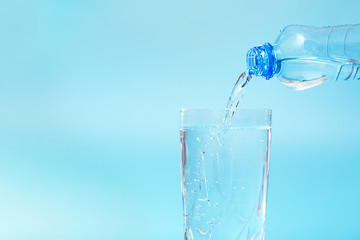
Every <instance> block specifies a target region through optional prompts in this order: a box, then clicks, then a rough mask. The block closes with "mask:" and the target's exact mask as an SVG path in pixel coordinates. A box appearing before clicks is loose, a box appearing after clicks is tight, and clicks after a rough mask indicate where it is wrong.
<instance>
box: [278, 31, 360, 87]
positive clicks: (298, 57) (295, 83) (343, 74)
mask: <svg viewBox="0 0 360 240" xmlns="http://www.w3.org/2000/svg"><path fill="white" fill-rule="evenodd" d="M273 47H274V54H275V58H276V64H277V66H276V73H275V74H276V76H277V77H278V78H279V79H280V80H281V81H282V82H283V83H284V84H285V85H287V86H288V87H290V88H293V89H296V90H303V89H307V88H310V87H314V86H317V85H319V84H321V83H323V82H324V81H327V80H332V81H340V80H360V25H347V26H338V27H323V28H316V27H308V26H288V27H286V28H285V29H284V30H283V31H282V32H281V33H280V35H279V36H278V38H277V40H276V41H275V43H274V45H273Z"/></svg>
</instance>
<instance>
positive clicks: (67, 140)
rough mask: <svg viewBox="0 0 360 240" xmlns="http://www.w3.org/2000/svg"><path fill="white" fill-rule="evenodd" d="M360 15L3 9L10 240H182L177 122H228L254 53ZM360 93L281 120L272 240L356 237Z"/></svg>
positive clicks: (121, 6)
mask: <svg viewBox="0 0 360 240" xmlns="http://www.w3.org/2000/svg"><path fill="white" fill-rule="evenodd" d="M359 7H360V3H359V1H357V0H354V1H329V0H319V1H313V0H301V1H300V0H298V1H288V0H274V1H202V0H201V1H188V0H185V1H165V0H153V1H141V0H134V1H90V0H88V1H16V0H14V1H0V239H4V240H7V239H9V240H10V239H11V240H20V239H21V240H22V239H27V240H29V239H37V240H42V239H53V240H57V239H59V240H60V239H77V240H83V239H84V240H85V239H87V240H88V239H89V240H90V239H104V240H110V239H111V240H112V239H129V240H132V239H150V240H152V239H157V240H159V239H161V240H162V239H163V240H168V239H179V240H180V239H183V234H182V231H183V230H182V203H181V191H180V149H179V136H178V135H179V131H178V129H179V110H180V108H181V107H188V108H191V107H207V108H223V107H224V106H225V104H226V100H227V98H228V96H229V93H230V91H231V89H232V87H233V85H234V83H235V80H236V78H237V76H238V75H239V74H240V73H241V72H242V71H243V70H244V67H245V54H246V52H247V50H248V49H249V48H250V47H253V46H255V45H258V44H262V43H264V42H266V41H268V42H274V41H275V39H276V37H277V35H278V34H279V32H280V30H281V29H282V28H283V27H285V26H287V25H290V24H303V25H311V26H326V25H340V24H350V23H360V20H359ZM359 93H360V82H356V81H354V82H341V83H340V82H338V83H333V82H326V83H324V84H323V85H321V86H318V87H316V88H313V89H309V90H307V91H303V92H295V91H293V90H290V89H287V88H286V87H284V86H283V85H282V84H281V83H280V81H279V80H278V79H276V78H274V79H272V80H269V81H265V80H263V79H253V80H252V82H251V84H250V85H249V88H248V91H247V93H246V95H245V97H244V100H243V103H242V107H244V108H271V109H273V139H272V152H271V163H270V164H271V167H270V186H269V195H268V212H267V229H266V239H268V240H272V239H273V240H275V239H276V240H288V239H292V240H303V239H327V240H332V239H334V240H335V239H346V240H353V239H360V228H359V219H358V216H359V214H360V205H359V204H358V201H359V197H360V191H359V184H358V183H359V180H360V175H359V173H358V169H359V168H360V163H359V159H360V147H359V137H358V136H359V134H360V130H359V121H360V111H359V106H360V96H359Z"/></svg>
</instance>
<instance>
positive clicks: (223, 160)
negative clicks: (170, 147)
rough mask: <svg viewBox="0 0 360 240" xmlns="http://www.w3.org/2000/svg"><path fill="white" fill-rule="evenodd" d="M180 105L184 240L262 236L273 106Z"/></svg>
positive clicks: (238, 239) (250, 239)
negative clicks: (232, 109) (228, 111)
mask: <svg viewBox="0 0 360 240" xmlns="http://www.w3.org/2000/svg"><path fill="white" fill-rule="evenodd" d="M224 116H225V110H224V109H223V110H214V109H182V110H181V128H180V135H181V158H182V162H181V170H182V195H183V211H184V231H185V240H202V239H206V240H209V239H213V240H262V239H264V230H265V212H266V195H267V185H268V176H269V153H270V138H271V110H250V109H249V110H248V109H238V110H237V111H236V113H235V115H234V116H233V118H232V120H231V124H230V125H227V126H224V125H223V124H222V123H223V119H224Z"/></svg>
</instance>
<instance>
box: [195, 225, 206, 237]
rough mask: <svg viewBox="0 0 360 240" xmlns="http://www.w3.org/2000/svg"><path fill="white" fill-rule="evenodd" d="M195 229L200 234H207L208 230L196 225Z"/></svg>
mask: <svg viewBox="0 0 360 240" xmlns="http://www.w3.org/2000/svg"><path fill="white" fill-rule="evenodd" d="M196 230H198V232H199V233H200V234H201V235H205V234H207V233H208V232H209V230H207V231H206V230H204V229H202V228H201V227H199V226H197V227H196Z"/></svg>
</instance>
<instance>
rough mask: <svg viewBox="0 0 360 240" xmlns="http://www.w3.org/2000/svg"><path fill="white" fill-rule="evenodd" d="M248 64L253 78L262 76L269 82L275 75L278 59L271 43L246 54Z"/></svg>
mask: <svg viewBox="0 0 360 240" xmlns="http://www.w3.org/2000/svg"><path fill="white" fill-rule="evenodd" d="M246 63H247V67H248V69H249V74H250V75H251V76H262V77H265V78H266V80H269V79H270V78H272V77H273V76H274V75H275V71H276V58H275V54H274V49H273V46H272V45H271V44H270V43H264V45H261V46H258V47H253V48H251V49H250V50H249V51H248V52H247V54H246Z"/></svg>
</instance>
